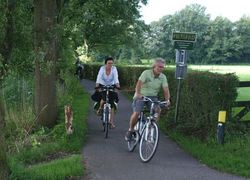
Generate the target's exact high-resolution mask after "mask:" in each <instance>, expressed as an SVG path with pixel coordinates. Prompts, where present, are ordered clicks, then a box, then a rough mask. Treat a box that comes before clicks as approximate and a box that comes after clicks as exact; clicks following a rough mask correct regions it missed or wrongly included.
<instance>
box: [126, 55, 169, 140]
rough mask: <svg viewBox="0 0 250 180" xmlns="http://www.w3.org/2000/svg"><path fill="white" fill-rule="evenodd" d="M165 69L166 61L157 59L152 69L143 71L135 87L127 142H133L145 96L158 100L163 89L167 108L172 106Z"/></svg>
mask: <svg viewBox="0 0 250 180" xmlns="http://www.w3.org/2000/svg"><path fill="white" fill-rule="evenodd" d="M164 67H165V60H164V59H162V58H156V59H155V60H154V63H153V66H152V69H149V70H145V71H143V72H142V74H141V76H140V77H139V79H138V81H137V84H136V87H135V94H134V98H133V103H132V107H133V113H132V115H131V117H130V122H129V129H128V131H127V133H126V135H125V140H126V141H129V140H131V138H132V134H133V132H134V126H135V124H136V123H137V120H138V117H139V115H140V112H141V111H143V108H144V104H145V102H144V101H143V100H142V98H143V96H146V97H149V98H151V99H153V100H157V99H158V94H159V92H160V90H161V88H162V89H163V95H164V98H165V101H167V106H169V105H170V93H169V88H168V81H167V78H166V76H165V75H164V74H163V73H162V71H163V70H164ZM158 114H159V115H160V109H159V110H158ZM158 117H159V116H158Z"/></svg>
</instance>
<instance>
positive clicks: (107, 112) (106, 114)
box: [96, 85, 119, 138]
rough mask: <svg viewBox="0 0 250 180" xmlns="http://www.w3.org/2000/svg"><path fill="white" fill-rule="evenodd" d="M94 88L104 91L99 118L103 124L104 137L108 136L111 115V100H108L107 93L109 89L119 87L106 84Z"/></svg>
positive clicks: (112, 89)
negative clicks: (103, 100)
mask: <svg viewBox="0 0 250 180" xmlns="http://www.w3.org/2000/svg"><path fill="white" fill-rule="evenodd" d="M96 89H100V91H102V92H105V96H106V97H105V103H104V105H103V111H102V114H101V120H102V124H103V132H104V133H105V134H104V137H105V138H108V132H109V126H110V116H111V102H110V100H109V93H110V91H114V90H115V89H119V88H118V87H116V86H115V85H107V86H101V87H96Z"/></svg>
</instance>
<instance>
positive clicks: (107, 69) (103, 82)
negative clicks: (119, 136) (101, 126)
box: [92, 57, 120, 128]
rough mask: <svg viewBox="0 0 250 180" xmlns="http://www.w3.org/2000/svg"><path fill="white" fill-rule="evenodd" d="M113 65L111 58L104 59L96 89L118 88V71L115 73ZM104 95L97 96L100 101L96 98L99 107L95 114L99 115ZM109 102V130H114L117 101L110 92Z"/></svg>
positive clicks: (116, 97) (116, 96) (113, 93)
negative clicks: (103, 87)
mask: <svg viewBox="0 0 250 180" xmlns="http://www.w3.org/2000/svg"><path fill="white" fill-rule="evenodd" d="M113 63H114V59H113V58H112V57H108V58H106V59H105V65H103V66H102V67H101V68H100V70H99V72H98V75H97V79H96V87H101V86H107V85H116V87H118V88H120V83H119V79H118V71H117V68H116V67H115V66H113ZM97 91H98V90H97ZM97 94H98V92H97ZM105 95H106V93H105V92H102V93H101V94H99V98H100V99H98V98H97V100H98V101H100V106H99V108H98V110H97V114H101V110H102V108H103V104H104V102H105ZM97 96H98V95H97ZM92 99H93V98H92ZM109 100H110V103H111V108H112V110H111V117H110V128H115V123H114V108H115V106H116V104H117V103H118V101H119V99H118V94H117V92H114V91H111V92H110V93H109Z"/></svg>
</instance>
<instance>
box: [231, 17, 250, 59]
mask: <svg viewBox="0 0 250 180" xmlns="http://www.w3.org/2000/svg"><path fill="white" fill-rule="evenodd" d="M235 26H236V29H235V32H236V39H237V41H238V43H237V45H238V46H237V47H235V46H234V47H235V48H237V49H238V51H239V52H240V60H241V61H242V62H245V63H249V62H250V17H246V16H243V17H242V18H241V19H240V20H239V21H238V22H236V23H235Z"/></svg>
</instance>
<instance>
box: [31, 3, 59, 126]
mask: <svg viewBox="0 0 250 180" xmlns="http://www.w3.org/2000/svg"><path fill="white" fill-rule="evenodd" d="M56 8H57V7H56V0H35V1H34V31H35V32H34V35H35V37H34V44H35V52H36V60H35V80H36V82H35V109H36V115H37V116H38V123H39V124H40V125H42V126H46V127H53V126H54V125H55V123H56V118H57V107H56V61H57V57H58V56H57V35H56V18H57V14H56V12H57V9H56Z"/></svg>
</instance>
